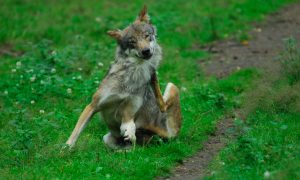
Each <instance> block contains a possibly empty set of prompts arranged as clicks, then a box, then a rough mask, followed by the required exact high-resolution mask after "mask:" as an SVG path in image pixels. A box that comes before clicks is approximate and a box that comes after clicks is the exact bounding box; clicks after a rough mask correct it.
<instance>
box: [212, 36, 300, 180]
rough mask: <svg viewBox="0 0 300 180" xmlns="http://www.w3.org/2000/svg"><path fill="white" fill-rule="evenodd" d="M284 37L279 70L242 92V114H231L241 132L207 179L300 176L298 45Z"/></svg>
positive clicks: (299, 54) (299, 56) (214, 165)
mask: <svg viewBox="0 0 300 180" xmlns="http://www.w3.org/2000/svg"><path fill="white" fill-rule="evenodd" d="M287 42H288V43H287V46H286V49H285V50H284V51H283V53H281V56H280V58H279V59H280V61H281V63H282V72H281V73H279V74H275V75H271V76H265V78H263V79H262V80H259V81H258V82H257V83H256V90H255V91H251V92H248V93H247V96H246V97H245V98H244V102H243V103H242V104H243V105H242V110H243V111H244V114H245V115H246V116H247V119H246V121H241V120H239V119H236V125H237V128H238V130H239V131H240V132H241V136H240V137H239V138H238V139H237V140H236V141H235V142H234V143H232V144H231V145H229V146H228V147H227V148H225V149H224V150H223V151H222V152H221V153H220V154H219V156H218V157H217V158H216V160H215V161H214V162H213V164H212V166H211V170H212V172H213V173H212V174H213V175H212V176H211V177H208V179H267V178H271V179H299V178H300V172H299V171H298V170H299V168H300V154H299V152H300V141H299V138H300V121H299V119H300V95H299V92H300V79H299V68H298V67H299V65H300V53H299V52H300V51H299V48H298V46H297V44H296V43H295V41H294V40H291V39H289V40H287ZM290 64H293V66H290ZM270 77H273V78H272V79H270Z"/></svg>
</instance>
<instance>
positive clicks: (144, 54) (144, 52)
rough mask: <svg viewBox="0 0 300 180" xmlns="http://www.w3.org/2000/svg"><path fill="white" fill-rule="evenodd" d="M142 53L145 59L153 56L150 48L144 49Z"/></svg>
mask: <svg viewBox="0 0 300 180" xmlns="http://www.w3.org/2000/svg"><path fill="white" fill-rule="evenodd" d="M142 55H143V58H144V59H149V58H150V57H151V56H152V53H151V51H150V49H149V48H145V49H143V50H142Z"/></svg>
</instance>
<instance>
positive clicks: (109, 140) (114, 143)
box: [103, 132, 119, 149]
mask: <svg viewBox="0 0 300 180" xmlns="http://www.w3.org/2000/svg"><path fill="white" fill-rule="evenodd" d="M103 141H104V143H105V144H106V146H108V147H109V148H111V149H118V148H119V146H118V140H117V138H116V137H114V136H113V135H112V134H111V132H109V133H107V134H105V135H104V136H103Z"/></svg>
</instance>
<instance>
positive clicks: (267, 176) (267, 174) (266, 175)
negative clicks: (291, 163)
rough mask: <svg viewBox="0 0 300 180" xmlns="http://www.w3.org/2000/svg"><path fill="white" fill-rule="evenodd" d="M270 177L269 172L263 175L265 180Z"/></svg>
mask: <svg viewBox="0 0 300 180" xmlns="http://www.w3.org/2000/svg"><path fill="white" fill-rule="evenodd" d="M270 175H271V174H270V172H269V171H266V172H265V173H264V178H266V179H267V178H269V177H270Z"/></svg>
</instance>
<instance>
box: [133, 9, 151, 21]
mask: <svg viewBox="0 0 300 180" xmlns="http://www.w3.org/2000/svg"><path fill="white" fill-rule="evenodd" d="M136 21H140V22H146V23H150V17H149V15H148V12H147V6H146V5H144V7H143V9H142V10H141V11H140V14H139V16H138V18H137V19H136Z"/></svg>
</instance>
